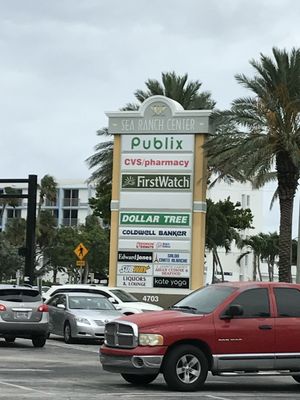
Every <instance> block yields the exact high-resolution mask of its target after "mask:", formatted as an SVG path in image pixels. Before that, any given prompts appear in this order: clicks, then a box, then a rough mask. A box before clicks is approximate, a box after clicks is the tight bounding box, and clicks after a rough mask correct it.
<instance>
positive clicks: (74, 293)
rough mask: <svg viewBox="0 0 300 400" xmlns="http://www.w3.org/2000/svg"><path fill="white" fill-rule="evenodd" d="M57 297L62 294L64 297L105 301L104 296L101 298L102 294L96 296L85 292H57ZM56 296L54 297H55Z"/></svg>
mask: <svg viewBox="0 0 300 400" xmlns="http://www.w3.org/2000/svg"><path fill="white" fill-rule="evenodd" d="M56 294H57V295H61V294H64V295H66V296H76V297H77V296H79V297H86V296H88V297H102V298H103V299H106V297H105V296H103V295H102V294H98V293H87V292H59V293H56ZM56 294H55V295H54V296H56Z"/></svg>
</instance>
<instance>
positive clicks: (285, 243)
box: [205, 48, 300, 282]
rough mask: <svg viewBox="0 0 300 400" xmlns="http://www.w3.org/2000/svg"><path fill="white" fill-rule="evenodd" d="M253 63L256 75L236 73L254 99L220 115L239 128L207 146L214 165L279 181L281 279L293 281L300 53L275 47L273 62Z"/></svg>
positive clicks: (261, 179)
mask: <svg viewBox="0 0 300 400" xmlns="http://www.w3.org/2000/svg"><path fill="white" fill-rule="evenodd" d="M250 64H251V65H252V67H253V68H254V70H255V72H256V74H255V75H254V77H253V78H248V77H246V76H245V75H243V74H239V75H236V79H237V81H238V83H240V84H242V85H243V86H244V87H245V88H247V89H249V90H251V91H252V93H253V94H254V96H253V97H244V98H239V99H236V100H235V101H233V103H232V107H231V109H230V110H229V111H225V112H223V113H217V114H216V118H217V119H218V118H221V119H222V120H223V121H224V120H227V122H228V123H229V124H230V125H231V126H232V125H234V126H235V129H234V130H231V129H229V130H226V129H225V130H223V131H221V132H220V133H219V134H217V135H215V136H212V137H211V138H210V139H209V140H208V142H207V144H206V145H205V148H206V150H207V156H208V159H209V164H210V165H211V166H212V167H215V168H216V170H218V171H223V172H225V173H230V172H232V173H236V172H238V174H239V175H240V176H241V177H243V178H244V179H248V180H251V181H252V182H253V184H254V185H255V186H256V187H257V188H259V187H262V186H263V185H264V184H265V183H266V182H269V181H271V180H276V181H277V190H276V196H278V198H279V205H280V226H279V280H280V281H287V282H289V281H291V244H292V237H291V233H292V216H293V203H294V196H295V192H296V190H297V186H298V179H299V161H300V49H292V50H291V52H290V53H288V52H287V51H286V50H282V51H281V50H279V49H277V48H273V59H272V58H270V57H268V56H265V55H263V54H261V56H260V61H258V62H257V61H255V60H252V61H250Z"/></svg>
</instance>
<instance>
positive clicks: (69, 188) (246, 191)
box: [0, 180, 299, 283]
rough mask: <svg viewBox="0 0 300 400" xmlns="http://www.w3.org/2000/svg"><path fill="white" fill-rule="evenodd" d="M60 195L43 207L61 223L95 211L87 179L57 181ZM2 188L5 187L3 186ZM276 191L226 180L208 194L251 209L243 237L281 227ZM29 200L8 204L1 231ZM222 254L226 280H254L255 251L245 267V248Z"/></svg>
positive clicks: (264, 269)
mask: <svg viewBox="0 0 300 400" xmlns="http://www.w3.org/2000/svg"><path fill="white" fill-rule="evenodd" d="M57 184H58V185H57V198H56V201H55V202H49V201H48V200H47V199H46V201H45V203H44V205H43V207H42V208H43V209H47V210H50V211H51V212H52V213H53V215H54V216H55V217H56V219H57V225H58V226H77V225H79V224H83V223H84V222H85V218H86V217H87V216H88V215H91V214H92V210H91V209H90V207H89V204H88V199H89V198H90V197H93V196H94V195H95V189H94V188H93V187H92V186H91V185H89V184H87V183H86V182H85V181H78V180H59V181H57ZM4 186H11V187H14V188H15V189H18V190H20V193H23V194H26V193H27V184H12V185H9V184H5V185H4V184H1V187H0V191H1V190H3V188H4ZM1 188H2V189H1ZM274 191H275V186H274V185H273V186H272V185H270V186H266V187H264V188H262V189H260V190H254V189H252V186H251V184H250V183H245V184H240V183H233V184H231V185H229V184H226V183H224V182H218V183H217V184H216V185H215V186H214V187H213V188H210V189H208V191H207V197H208V198H210V199H211V200H212V201H214V202H217V201H218V200H225V199H227V198H228V197H230V201H232V202H233V203H236V202H240V203H241V206H242V207H243V208H250V209H251V212H252V214H253V216H254V219H253V226H254V229H247V230H245V231H244V232H243V236H244V237H246V236H251V235H256V234H258V233H260V232H263V233H269V232H271V233H272V232H275V231H277V232H278V230H279V207H278V201H277V202H276V203H275V204H274V207H273V209H272V210H270V203H271V199H272V196H273V194H274ZM298 204H299V195H297V196H296V198H295V207H294V223H293V232H294V233H293V238H297V236H298V210H299V206H298ZM26 214H27V199H20V200H19V205H18V206H17V207H15V208H13V207H9V206H7V207H6V209H5V211H4V213H3V215H2V220H0V230H1V229H3V228H4V227H5V224H6V223H7V221H8V220H9V219H10V218H15V217H22V218H26ZM218 253H219V256H220V259H221V263H222V266H223V270H224V274H225V279H226V280H229V281H238V280H242V281H247V280H252V262H253V257H252V254H249V255H247V256H245V257H244V258H243V259H242V261H241V266H239V265H238V264H237V262H236V260H237V258H238V257H239V255H240V254H241V251H240V250H239V249H237V248H236V247H235V246H234V245H232V248H231V251H230V252H229V253H227V254H226V253H225V250H224V249H218ZM205 270H206V277H205V282H206V283H210V282H211V278H212V256H211V254H210V253H208V252H207V253H206V266H205ZM261 271H262V276H263V279H264V280H268V272H267V265H266V264H265V263H262V264H261ZM277 272H278V271H277V268H275V279H276V277H277ZM292 274H293V276H294V277H295V274H296V269H295V267H293V268H292ZM218 277H220V275H218Z"/></svg>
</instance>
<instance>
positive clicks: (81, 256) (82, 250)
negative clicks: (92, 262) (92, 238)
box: [74, 243, 89, 283]
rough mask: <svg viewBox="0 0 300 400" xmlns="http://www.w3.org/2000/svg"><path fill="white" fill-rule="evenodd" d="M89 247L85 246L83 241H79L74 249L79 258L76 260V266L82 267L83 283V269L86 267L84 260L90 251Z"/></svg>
mask: <svg viewBox="0 0 300 400" xmlns="http://www.w3.org/2000/svg"><path fill="white" fill-rule="evenodd" d="M88 252H89V251H88V249H87V248H86V247H85V245H84V244H83V243H79V245H78V246H77V247H75V249H74V253H75V254H76V256H77V258H78V260H77V261H76V267H79V268H80V282H81V283H82V276H83V271H84V268H85V265H86V264H85V261H84V257H85V256H86V255H87V253H88Z"/></svg>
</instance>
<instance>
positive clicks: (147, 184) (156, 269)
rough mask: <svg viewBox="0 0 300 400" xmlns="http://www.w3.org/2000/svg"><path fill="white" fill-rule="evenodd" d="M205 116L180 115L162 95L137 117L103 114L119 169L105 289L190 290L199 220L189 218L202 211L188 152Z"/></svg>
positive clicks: (115, 178) (194, 113)
mask: <svg viewBox="0 0 300 400" xmlns="http://www.w3.org/2000/svg"><path fill="white" fill-rule="evenodd" d="M209 114H210V112H208V111H198V110H197V111H185V110H183V108H182V107H181V106H180V105H179V104H178V103H176V102H174V101H173V100H170V99H167V98H165V97H163V96H153V97H151V98H149V99H147V100H146V101H145V102H144V103H143V104H142V106H141V107H140V109H139V111H130V112H126V111H122V112H117V113H107V115H108V116H109V132H110V133H111V134H114V135H115V138H114V161H115V162H117V165H119V168H116V167H115V168H114V175H113V199H112V203H111V208H112V232H111V249H110V271H109V276H110V285H115V284H117V286H123V287H128V288H134V287H135V288H147V290H148V289H149V290H150V289H153V293H154V292H155V290H156V288H157V290H161V289H162V288H172V289H176V288H177V289H188V288H192V286H193V285H192V279H193V278H195V275H194V276H192V270H193V268H194V269H195V270H196V264H197V262H199V260H200V259H201V258H203V255H204V241H203V238H199V241H198V247H199V245H201V241H202V243H203V251H202V250H201V251H202V253H203V254H200V253H201V251H200V253H199V251H198V250H197V249H196V247H195V250H193V241H194V240H195V237H194V234H193V232H194V231H197V232H199V229H198V228H199V226H198V228H197V223H198V220H199V221H200V219H199V218H195V215H194V214H195V211H196V212H203V213H204V212H205V202H204V201H201V200H203V193H202V192H201V191H200V190H199V189H198V188H197V185H200V184H199V182H200V179H199V176H198V171H196V170H195V167H194V165H195V161H197V160H196V157H195V148H198V150H199V148H200V147H199V143H200V141H199V138H198V137H199V134H200V133H208V132H209V129H210V127H209V120H208V116H209ZM197 146H198V147H197ZM197 162H198V161H197ZM201 162H202V161H201ZM198 164H199V162H198ZM199 165H200V167H201V166H202V164H201V163H200V164H199ZM203 165H204V162H203ZM195 173H196V176H195ZM195 182H197V183H196V184H195ZM202 182H203V180H202ZM195 185H196V186H195ZM201 185H203V183H201ZM199 187H200V186H199ZM201 190H202V189H201ZM204 194H205V193H204ZM195 200H196V201H195ZM198 200H200V201H198ZM204 200H205V199H204ZM202 220H203V218H202ZM195 223H196V225H195V226H194V224H195ZM197 235H199V233H197ZM200 247H201V246H200ZM198 253H199V256H198ZM116 254H117V257H116ZM196 258H198V261H197V260H196ZM193 262H194V263H195V265H194V267H193ZM202 268H203V265H202ZM200 269H201V268H200V267H198V270H200ZM200 280H201V279H198V281H199V282H200ZM197 284H198V285H199V283H197Z"/></svg>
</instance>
